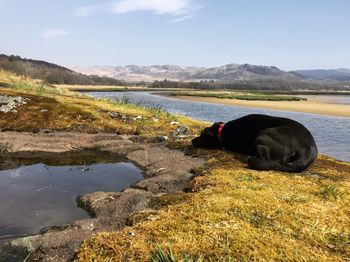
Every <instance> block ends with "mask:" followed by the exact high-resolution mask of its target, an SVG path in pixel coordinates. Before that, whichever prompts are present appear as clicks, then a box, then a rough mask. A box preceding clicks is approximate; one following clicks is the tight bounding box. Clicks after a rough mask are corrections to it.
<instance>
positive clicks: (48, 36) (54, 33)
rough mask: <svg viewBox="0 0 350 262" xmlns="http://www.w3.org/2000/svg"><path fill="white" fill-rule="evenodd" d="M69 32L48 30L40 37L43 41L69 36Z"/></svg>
mask: <svg viewBox="0 0 350 262" xmlns="http://www.w3.org/2000/svg"><path fill="white" fill-rule="evenodd" d="M71 34H72V33H71V32H68V31H66V30H62V29H49V30H45V31H43V32H42V34H41V36H42V38H44V39H53V38H58V37H61V36H67V35H71Z"/></svg>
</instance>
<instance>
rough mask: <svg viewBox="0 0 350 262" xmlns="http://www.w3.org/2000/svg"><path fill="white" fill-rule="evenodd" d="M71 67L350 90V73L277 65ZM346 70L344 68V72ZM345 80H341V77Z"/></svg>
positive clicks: (159, 82)
mask: <svg viewBox="0 0 350 262" xmlns="http://www.w3.org/2000/svg"><path fill="white" fill-rule="evenodd" d="M71 69H72V70H75V71H77V72H80V73H83V74H87V75H99V76H104V77H112V78H117V79H121V80H124V81H132V82H141V81H146V82H154V83H153V87H159V88H162V87H163V88H165V87H168V88H174V87H187V88H204V89H246V90H287V91H290V90H349V85H350V84H349V82H350V77H345V76H343V75H342V77H333V78H332V77H323V78H322V77H316V76H313V75H312V74H311V73H307V72H304V71H303V70H301V71H291V72H286V71H283V70H281V69H279V68H277V67H275V66H262V65H250V64H242V65H239V64H228V65H224V66H220V67H211V68H205V67H181V66H178V65H153V66H138V65H128V66H115V67H114V66H88V67H81V66H73V67H71ZM345 73H346V70H344V71H343V74H345ZM340 80H342V81H340Z"/></svg>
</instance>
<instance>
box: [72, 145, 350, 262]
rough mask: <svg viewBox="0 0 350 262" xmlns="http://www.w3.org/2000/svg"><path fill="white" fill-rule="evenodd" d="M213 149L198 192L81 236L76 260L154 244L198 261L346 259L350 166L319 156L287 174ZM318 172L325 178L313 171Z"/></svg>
mask: <svg viewBox="0 0 350 262" xmlns="http://www.w3.org/2000/svg"><path fill="white" fill-rule="evenodd" d="M202 154H204V153H203V152H202ZM214 154H215V157H213V151H210V152H208V162H207V166H206V167H205V168H204V169H203V170H198V174H200V176H199V177H197V178H196V179H195V181H196V180H197V181H196V183H195V186H196V187H197V188H200V190H199V191H198V190H195V191H196V192H195V193H187V195H188V197H183V196H181V197H179V196H175V197H174V198H175V199H176V200H179V198H181V201H180V202H179V201H174V202H173V203H172V204H171V205H167V204H165V205H164V207H163V208H160V209H159V210H158V211H152V213H150V216H152V218H154V217H156V218H157V219H147V215H146V216H145V217H144V218H143V219H144V220H143V221H138V223H136V224H135V225H134V226H133V227H128V228H125V229H124V230H122V231H121V232H112V233H102V234H98V235H97V236H95V237H93V238H91V239H89V240H87V241H85V242H84V243H83V245H82V246H81V248H80V250H79V252H78V259H77V260H78V261H90V260H91V259H92V258H94V259H96V260H97V261H104V260H108V259H111V260H113V261H128V260H132V261H147V260H149V259H150V257H151V256H152V254H154V252H156V250H157V246H161V247H162V248H163V249H166V250H172V252H173V254H174V256H175V257H178V258H182V257H186V256H189V257H194V258H196V257H203V258H204V260H205V261H235V260H243V261H248V260H293V261H301V260H303V261H304V260H311V261H326V260H328V261H340V260H343V259H346V258H350V245H349V244H350V219H349V214H350V205H349V204H350V193H349V190H348V189H349V186H350V181H349V173H350V167H349V165H347V164H343V163H341V162H338V161H335V160H333V159H329V158H326V157H321V158H320V160H319V161H318V163H317V164H316V165H315V167H314V168H311V169H310V170H309V171H307V172H306V173H304V174H301V175H298V174H295V175H293V174H286V173H280V172H273V171H270V172H261V171H260V172H258V171H253V170H249V169H246V168H245V167H244V166H243V165H241V166H240V165H237V164H236V163H237V160H236V158H235V157H234V156H232V155H231V154H229V153H227V152H223V151H215V153H214ZM337 166H338V167H339V170H336V169H334V167H337ZM329 167H332V169H330V168H329ZM320 170H327V173H329V177H326V178H321V177H315V176H312V174H313V173H314V172H319V171H320ZM334 177H342V178H343V179H337V180H336V181H335V180H334V179H333V178H334ZM163 198H164V196H163ZM169 199H172V196H171V195H170V196H169ZM162 201H163V202H164V199H163V200H161V201H159V202H162ZM165 202H168V201H167V200H166V199H165ZM157 207H158V208H159V206H157ZM154 212H156V213H154Z"/></svg>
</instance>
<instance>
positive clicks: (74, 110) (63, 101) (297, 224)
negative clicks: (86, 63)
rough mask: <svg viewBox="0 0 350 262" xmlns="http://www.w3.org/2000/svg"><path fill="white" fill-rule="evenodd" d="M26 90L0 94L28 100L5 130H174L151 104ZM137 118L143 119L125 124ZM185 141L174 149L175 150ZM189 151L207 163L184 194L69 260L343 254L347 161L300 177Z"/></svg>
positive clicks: (347, 244) (346, 245)
mask: <svg viewBox="0 0 350 262" xmlns="http://www.w3.org/2000/svg"><path fill="white" fill-rule="evenodd" d="M0 80H1V78H0ZM21 81H22V80H21ZM0 82H3V80H2V81H0ZM27 83H29V82H27ZM30 85H31V86H32V87H33V86H34V87H35V85H37V84H36V83H35V82H34V83H30ZM20 90H22V91H20ZM23 90H24V89H19V90H16V91H15V90H14V89H13V88H12V89H11V88H10V89H9V88H6V89H1V90H0V91H1V93H6V94H9V95H12V94H18V92H24V93H21V95H23V96H25V97H29V98H30V99H31V101H34V103H31V102H29V103H28V104H27V105H23V106H21V107H19V108H18V109H19V110H18V113H16V114H18V115H23V116H19V117H23V118H21V119H20V120H19V121H17V122H16V123H17V124H12V122H11V121H12V120H11V119H10V118H9V117H7V116H6V117H4V115H5V114H1V115H0V126H1V127H2V128H4V127H6V128H8V127H11V128H13V129H18V130H21V131H25V130H28V129H30V128H34V127H35V128H52V129H54V130H78V131H84V132H119V133H125V134H133V133H137V134H140V135H142V136H148V137H152V136H156V135H167V134H169V132H171V131H172V130H173V129H174V126H173V125H171V124H170V123H169V122H170V120H174V117H173V116H171V115H169V114H167V113H166V112H163V111H160V110H157V109H150V108H148V109H147V108H139V107H136V106H133V105H130V104H123V103H114V102H111V101H107V100H96V99H92V98H87V97H81V96H77V95H72V94H64V92H62V94H57V93H58V92H56V91H55V93H54V94H53V93H49V92H48V91H47V93H45V94H44V95H42V96H38V95H37V92H38V89H35V88H32V90H31V91H30V90H29V89H28V90H25V91H23ZM29 93H31V94H29ZM41 109H48V112H47V116H46V117H43V116H41V115H40V114H38V111H40V110H41ZM21 110H22V111H21ZM110 111H112V112H119V113H120V114H126V115H128V116H130V117H131V120H128V121H124V120H122V119H112V118H111V117H109V115H108V112H110ZM8 114H10V113H8ZM11 114H15V113H11ZM138 115H140V116H142V117H143V119H144V120H142V121H138V120H132V117H135V116H138ZM154 118H156V119H159V120H158V121H154ZM35 121H36V122H35ZM177 121H179V122H181V123H182V124H186V125H187V126H189V127H190V129H191V130H192V131H193V132H194V133H196V132H198V131H199V129H201V128H202V127H203V126H204V125H205V124H204V123H201V122H197V121H194V120H190V119H187V118H184V117H177ZM32 122H33V123H32ZM11 125H13V126H11ZM81 126H83V127H84V128H81ZM188 143H189V141H182V142H177V143H172V144H171V146H172V147H175V148H180V149H181V148H185V147H186V146H187V145H188ZM189 153H191V154H192V155H193V156H197V157H199V156H200V157H203V158H206V159H207V163H206V165H205V166H204V167H203V168H201V169H199V170H194V171H193V172H194V173H195V174H196V175H197V176H196V178H195V179H194V180H193V181H191V182H190V183H189V185H188V188H187V191H188V192H187V193H182V194H175V195H171V194H169V195H164V196H162V197H160V198H159V199H157V200H155V201H154V202H153V203H152V207H153V209H152V210H150V211H149V212H143V213H140V214H135V215H134V216H132V217H130V218H129V222H128V223H129V224H130V226H129V227H127V228H125V229H124V230H122V231H120V232H105V233H100V234H98V235H96V236H94V237H92V238H91V239H88V240H86V241H85V242H84V243H83V244H82V245H81V247H80V249H79V250H78V252H77V256H76V260H77V261H147V260H149V259H150V257H151V256H152V254H153V253H154V252H155V251H156V249H157V247H158V246H160V247H162V248H163V249H171V250H172V251H173V253H174V255H175V256H176V257H178V258H182V257H185V256H190V257H191V258H193V259H195V258H199V257H201V258H204V260H206V261H235V260H238V261H250V260H266V261H271V260H283V261H284V260H289V261H305V260H306V261H327V260H328V261H341V260H347V259H350V192H349V188H350V164H349V163H345V162H340V161H337V160H335V159H332V158H329V157H325V156H321V157H319V159H318V160H317V161H316V163H315V165H314V166H313V167H312V168H311V169H309V170H307V171H305V172H304V173H301V174H287V173H282V172H274V171H270V172H262V171H254V170H250V169H247V168H246V166H245V164H244V162H242V161H240V160H239V159H241V158H240V157H238V156H236V155H234V154H232V153H229V152H225V151H221V150H213V151H207V150H193V151H192V152H189ZM179 165H181V163H179Z"/></svg>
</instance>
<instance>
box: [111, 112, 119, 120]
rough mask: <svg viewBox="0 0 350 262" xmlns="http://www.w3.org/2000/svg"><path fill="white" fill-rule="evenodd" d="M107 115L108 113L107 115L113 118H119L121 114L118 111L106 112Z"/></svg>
mask: <svg viewBox="0 0 350 262" xmlns="http://www.w3.org/2000/svg"><path fill="white" fill-rule="evenodd" d="M108 115H109V117H111V118H114V119H116V118H121V114H119V113H118V112H108Z"/></svg>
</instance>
